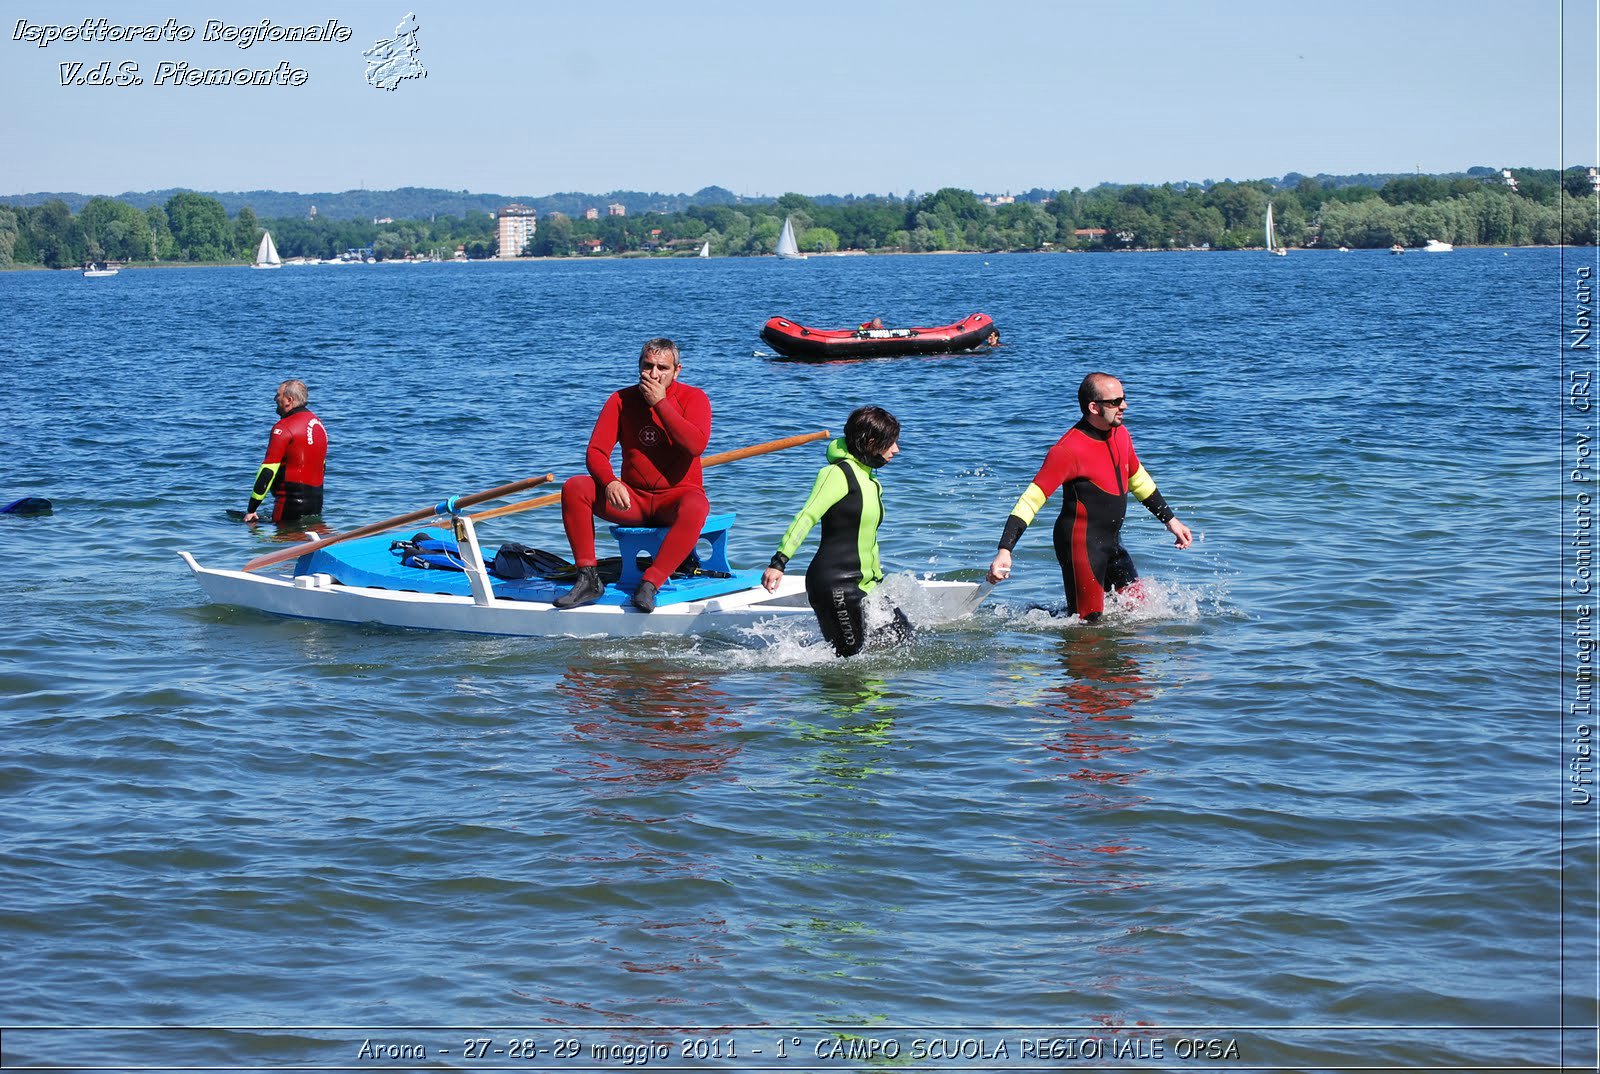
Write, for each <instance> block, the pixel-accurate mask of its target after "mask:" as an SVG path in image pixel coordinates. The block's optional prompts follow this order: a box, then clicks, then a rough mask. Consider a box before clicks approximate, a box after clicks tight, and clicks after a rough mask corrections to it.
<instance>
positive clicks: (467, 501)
mask: <svg viewBox="0 0 1600 1074" xmlns="http://www.w3.org/2000/svg"><path fill="white" fill-rule="evenodd" d="M555 479H556V475H555V474H541V475H540V476H538V477H525V478H523V479H522V480H521V481H513V482H511V483H510V484H507V485H500V486H498V487H496V488H492V489H485V490H484V491H483V492H474V493H472V494H471V495H469V496H453V497H451V498H450V499H448V500H445V501H444V502H443V503H437V504H434V505H433V506H432V507H422V508H418V509H417V510H415V511H408V512H406V513H405V514H403V515H396V516H395V517H394V518H386V519H384V520H383V521H382V522H374V523H371V524H370V525H366V526H357V527H356V528H355V529H353V530H349V531H347V532H345V533H341V534H339V535H337V536H335V537H329V538H327V539H326V540H322V541H306V542H304V543H303V544H297V545H291V546H290V547H288V548H280V549H279V550H278V551H276V552H268V553H267V554H265V555H261V556H257V557H256V558H255V559H252V560H251V561H250V562H249V563H246V564H245V565H244V567H243V569H244V570H246V571H255V570H260V569H261V568H262V567H270V566H272V565H273V564H274V563H282V562H284V561H285V560H290V559H299V558H300V557H301V556H303V555H305V554H306V553H307V552H311V551H314V550H315V549H318V548H326V547H327V546H328V545H331V544H338V543H339V542H340V541H349V540H353V539H355V538H357V537H370V536H372V535H373V534H375V533H384V532H386V531H388V530H392V529H398V528H399V527H401V526H405V525H408V524H410V523H412V522H420V521H422V520H423V519H427V518H433V517H435V516H437V515H441V514H454V513H457V512H460V511H462V510H464V509H466V508H468V507H475V506H477V505H478V504H480V503H486V502H488V501H489V500H498V499H500V498H501V497H503V496H510V495H512V494H514V493H518V492H521V491H522V490H524V489H531V488H533V487H534V486H535V485H543V484H545V483H547V482H550V481H554V480H555ZM557 498H558V499H559V496H558V497H557Z"/></svg>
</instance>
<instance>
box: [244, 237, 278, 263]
mask: <svg viewBox="0 0 1600 1074" xmlns="http://www.w3.org/2000/svg"><path fill="white" fill-rule="evenodd" d="M250 267H251V268H263V269H264V268H282V267H283V258H281V257H279V256H278V248H277V247H276V246H275V245H273V242H272V232H270V231H263V232H262V233H261V245H260V246H258V247H256V263H255V264H254V265H251V266H250Z"/></svg>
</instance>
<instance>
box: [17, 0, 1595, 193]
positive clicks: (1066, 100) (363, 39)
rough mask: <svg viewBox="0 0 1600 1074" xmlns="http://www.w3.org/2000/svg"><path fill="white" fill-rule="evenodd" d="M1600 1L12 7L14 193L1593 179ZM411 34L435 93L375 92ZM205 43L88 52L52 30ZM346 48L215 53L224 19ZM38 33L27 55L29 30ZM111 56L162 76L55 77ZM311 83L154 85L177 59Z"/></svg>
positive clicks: (985, 187) (233, 48)
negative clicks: (310, 29) (1493, 176)
mask: <svg viewBox="0 0 1600 1074" xmlns="http://www.w3.org/2000/svg"><path fill="white" fill-rule="evenodd" d="M1597 8H1600V0H1520V2H1516V3H1508V2H1505V0H1494V2H1489V0H1451V2H1450V3H1425V2H1419V0H1338V2H1336V3H1321V4H1314V5H1297V6H1293V7H1291V6H1290V5H1286V4H1283V3H1281V2H1279V0H1275V2H1256V0H1227V2H1224V0H1202V2H1179V0H1127V2H1119V3H1115V4H1113V3H1108V2H1104V0H1008V2H1006V3H993V2H990V3H982V2H976V0H913V2H903V3H901V2H875V0H855V2H840V0H810V2H807V3H803V4H793V5H768V4H763V3H759V2H757V3H752V2H750V0H741V2H738V3H724V2H720V0H719V2H702V0H678V2H677V3H675V4H671V5H668V4H660V3H655V2H649V3H645V2H635V0H617V2H611V3H606V4H595V5H594V6H592V7H591V6H587V5H583V4H578V3H573V2H571V0H565V2H562V3H548V2H546V0H524V2H520V3H509V2H498V0H493V2H491V0H484V2H476V0H452V2H448V3H445V2H439V0H392V2H391V0H318V2H313V3H302V2H276V3H270V2H269V3H259V4H254V5H245V4H238V3H223V2H221V0H211V2H210V3H208V4H201V3H194V2H190V0H169V2H166V3H159V2H155V3H152V2H145V0H130V2H120V3H106V2H104V0H99V2H97V3H79V2H76V0H65V2H63V0H20V2H19V0H0V34H3V36H0V194H21V193H31V192H40V191H57V192H76V193H85V194H118V193H123V192H128V191H145V190H162V189H167V188H171V187H187V188H190V189H195V190H207V191H246V190H282V191H297V192H302V193H314V192H324V191H342V190H349V189H356V188H367V189H377V190H382V189H390V188H394V187H401V186H421V187H440V188H445V189H450V190H468V191H471V192H474V193H495V194H505V195H508V196H513V195H525V196H530V197H537V196H542V195H546V194H552V193H558V192H563V191H580V192H585V193H608V192H611V191H616V190H641V191H659V192H662V193H692V192H694V191H696V190H699V189H701V188H703V187H707V186H721V187H726V188H727V189H729V190H732V191H733V192H734V193H735V194H740V195H749V196H776V195H778V194H782V193H785V192H789V191H794V192H797V193H802V194H809V195H817V194H863V195H864V194H894V195H897V196H902V197H903V196H906V195H907V194H908V193H911V192H919V193H926V192H928V191H932V190H937V189H939V188H941V187H946V186H953V187H960V188H963V189H967V190H972V191H974V192H977V193H980V194H983V193H991V194H1001V193H1006V192H1022V191H1025V190H1029V189H1033V188H1036V187H1040V188H1045V189H1051V190H1054V189H1070V188H1072V187H1084V188H1088V187H1092V186H1095V185H1096V184H1099V183H1103V182H1112V183H1161V182H1168V181H1173V182H1176V181H1181V180H1208V179H1210V180H1221V179H1230V178H1231V179H1256V178H1275V177H1279V176H1282V175H1285V174H1288V173H1290V172H1300V173H1302V174H1306V175H1315V174H1317V173H1323V172H1325V173H1329V174H1349V173H1357V172H1376V173H1388V172H1412V171H1421V172H1425V173H1439V172H1457V171H1463V170H1465V169H1467V168H1469V167H1473V166H1478V165H1484V166H1489V167H1497V168H1498V167H1511V168H1517V167H1538V168H1555V167H1562V166H1567V165H1572V164H1583V165H1590V164H1595V163H1597V162H1600V161H1597V157H1600V149H1597V142H1600V134H1597V107H1596V97H1597V93H1600V91H1597V77H1596V54H1597V51H1600V47H1597V38H1596V33H1597ZM408 13H410V14H414V15H415V24H416V27H417V32H416V38H415V40H416V43H417V45H418V46H419V51H418V52H417V54H416V59H417V60H418V61H419V62H420V63H421V65H422V66H423V67H424V68H425V70H426V72H427V73H426V77H423V78H413V79H409V80H406V81H403V82H400V83H399V84H398V85H397V86H396V88H394V89H392V90H386V89H380V88H375V87H374V86H372V85H370V84H369V83H368V80H367V61H366V60H365V59H364V58H363V56H362V53H363V51H364V50H366V49H369V48H371V47H372V46H373V45H374V43H375V42H376V41H378V40H380V39H387V38H391V37H393V36H394V33H395V30H396V26H397V24H399V23H400V22H401V21H402V19H404V18H405V16H406V15H407V14H408ZM101 18H103V19H105V20H106V21H107V22H108V23H110V24H112V25H123V26H128V25H151V24H154V25H158V26H159V25H162V24H164V23H166V22H167V20H172V21H173V23H174V24H175V25H177V26H187V27H192V28H193V29H194V37H193V39H192V40H189V41H186V42H185V41H160V42H146V41H113V42H107V41H66V40H56V41H54V42H52V43H50V44H48V45H45V46H44V47H41V46H40V45H39V43H38V41H37V40H30V39H29V34H30V33H32V34H34V36H35V37H37V36H38V33H39V31H38V30H36V29H33V28H37V27H42V26H69V25H70V26H78V25H81V24H82V23H83V21H84V20H85V19H101ZM263 19H266V20H268V21H269V22H271V23H273V24H275V25H277V26H285V27H289V26H308V25H324V24H326V23H327V22H328V20H337V22H338V23H339V24H340V25H341V26H342V27H344V28H347V29H348V30H349V31H350V38H349V40H348V41H346V42H343V43H340V42H308V41H278V42H272V41H266V42H261V43H257V44H254V45H252V46H251V47H249V48H244V49H241V48H239V47H237V45H236V44H230V43H227V42H224V41H213V42H206V41H205V40H203V37H204V34H205V28H206V24H207V23H208V22H210V21H218V22H222V23H224V24H226V25H228V26H232V27H238V26H241V25H243V26H259V24H260V22H261V21H262V20H263ZM19 38H20V39H19ZM106 61H109V62H110V70H111V72H112V73H113V74H117V73H119V72H122V71H125V70H127V69H126V68H125V67H124V66H123V65H136V67H137V71H136V72H129V73H130V74H132V75H133V76H134V77H137V78H139V79H142V80H143V84H139V85H131V84H130V85H109V86H105V85H77V84H69V85H63V84H62V82H63V76H62V72H63V70H64V69H67V70H71V67H70V65H72V64H77V63H82V64H83V65H84V66H83V68H82V69H81V70H80V72H79V73H80V74H81V73H82V71H88V70H92V69H93V68H95V66H96V65H98V64H101V63H104V62H106ZM163 62H166V63H171V64H188V65H189V66H190V67H191V68H196V69H209V68H222V69H230V70H231V69H234V68H239V67H245V68H249V69H252V70H253V69H258V68H260V69H269V70H270V69H276V68H278V67H279V65H280V64H286V65H287V66H288V68H289V69H294V70H299V71H303V72H304V76H303V80H302V82H301V84H299V85H266V86H185V85H173V84H167V85H157V84H156V75H157V72H158V65H159V64H161V63H163Z"/></svg>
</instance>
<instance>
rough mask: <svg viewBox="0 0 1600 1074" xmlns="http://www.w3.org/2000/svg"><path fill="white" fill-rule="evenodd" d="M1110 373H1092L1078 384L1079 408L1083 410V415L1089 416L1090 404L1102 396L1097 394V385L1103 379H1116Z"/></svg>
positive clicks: (1096, 401)
mask: <svg viewBox="0 0 1600 1074" xmlns="http://www.w3.org/2000/svg"><path fill="white" fill-rule="evenodd" d="M1116 379H1117V378H1116V377H1113V376H1112V375H1111V374H1110V373H1090V374H1089V375H1088V376H1086V377H1084V378H1083V383H1082V384H1079V385H1078V409H1079V410H1081V411H1083V416H1084V417H1088V416H1089V404H1090V403H1098V402H1099V401H1100V396H1099V395H1097V394H1096V392H1097V390H1098V389H1097V388H1096V387H1095V385H1097V384H1098V383H1099V382H1100V381H1101V380H1116Z"/></svg>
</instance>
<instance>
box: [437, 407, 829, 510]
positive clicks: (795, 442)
mask: <svg viewBox="0 0 1600 1074" xmlns="http://www.w3.org/2000/svg"><path fill="white" fill-rule="evenodd" d="M832 435H833V434H832V433H830V432H828V430H826V429H823V430H821V431H820V432H815V433H802V434H800V435H799V436H786V437H784V438H783V439H782V440H768V441H767V442H766V443H765V444H752V445H751V446H749V447H744V448H735V449H733V450H732V451H719V452H717V453H716V454H715V455H707V456H705V457H704V458H702V459H701V460H700V468H701V469H702V470H703V469H705V468H706V467H707V466H717V465H719V464H721V463H725V462H738V461H739V460H740V459H748V458H750V457H752V456H754V455H765V454H767V453H768V452H772V451H782V450H783V449H784V448H792V447H799V446H800V445H801V444H809V443H811V442H812V441H814V440H826V439H827V438H828V437H830V436H832ZM560 502H561V493H559V492H552V493H549V494H548V495H545V496H535V497H534V498H533V499H531V500H523V501H522V502H521V503H508V504H506V505H505V506H504V507H494V508H490V509H489V510H487V511H479V512H478V513H477V514H475V515H469V516H467V517H469V518H471V519H472V521H473V522H482V521H483V520H484V519H486V518H500V517H501V516H503V515H514V514H517V513H518V512H520V511H530V510H532V509H533V508H535V507H547V506H549V505H550V504H553V503H560Z"/></svg>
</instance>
